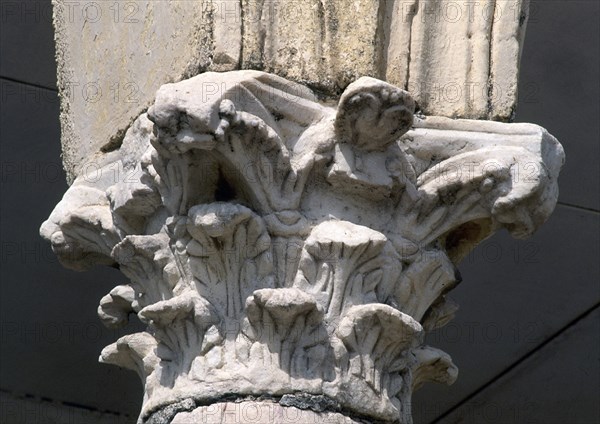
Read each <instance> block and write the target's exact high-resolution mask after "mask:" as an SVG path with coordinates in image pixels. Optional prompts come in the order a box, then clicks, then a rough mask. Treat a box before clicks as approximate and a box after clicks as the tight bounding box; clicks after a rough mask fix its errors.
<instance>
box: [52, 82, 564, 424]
mask: <svg viewBox="0 0 600 424" xmlns="http://www.w3.org/2000/svg"><path fill="white" fill-rule="evenodd" d="M214 84H216V87H218V90H217V91H215V90H214V87H215V85H214ZM414 110H415V101H414V100H413V99H412V97H411V96H410V94H409V93H407V92H406V91H404V90H402V89H400V88H398V87H395V86H392V85H390V84H388V83H385V82H383V81H380V80H376V79H374V78H369V77H363V78H360V79H359V80H357V81H355V82H354V83H352V84H350V85H349V86H348V87H347V88H346V90H345V91H344V93H343V94H342V95H341V97H340V99H339V101H338V104H337V106H333V105H331V104H329V103H323V102H320V101H318V99H317V97H316V96H315V95H314V94H313V93H312V92H311V91H310V90H309V89H308V88H306V87H304V86H301V85H298V84H296V83H293V82H290V81H287V80H285V79H283V78H280V77H278V76H275V75H272V74H266V73H262V72H257V71H238V72H227V73H205V74H202V75H199V76H197V77H194V78H191V79H189V80H185V81H182V82H179V83H176V84H167V85H165V86H163V87H162V88H161V89H160V90H159V92H158V93H157V95H156V100H155V102H154V104H153V105H152V107H150V108H149V110H148V112H147V113H144V114H142V115H140V117H139V118H138V119H137V120H136V121H135V123H134V124H133V125H132V126H131V128H130V129H129V131H128V132H127V135H126V136H125V139H124V142H123V144H122V145H121V146H120V148H119V149H118V150H116V151H114V152H111V153H108V154H106V155H104V157H103V162H102V163H100V165H101V169H100V170H96V171H95V172H93V173H86V174H82V175H80V176H79V177H78V179H77V180H76V181H75V182H74V184H73V185H72V186H71V188H70V189H69V191H68V192H67V193H66V194H65V197H64V199H63V201H62V202H61V203H59V204H58V205H57V207H56V209H55V211H54V212H53V213H52V215H51V216H50V218H49V220H48V221H47V222H46V223H45V224H44V225H43V227H42V234H43V235H44V236H45V237H46V238H47V239H49V240H50V241H51V242H52V245H53V249H54V251H55V252H56V253H57V254H58V255H59V258H60V259H61V261H62V262H63V263H64V264H65V265H67V266H70V267H72V268H75V269H82V268H86V267H89V266H92V265H94V264H97V263H104V264H109V265H113V266H118V267H119V269H120V270H121V271H122V272H123V273H124V274H125V275H126V276H127V277H128V278H129V279H130V280H131V281H130V283H129V284H127V285H125V286H119V287H117V288H115V289H114V290H113V291H111V292H110V293H109V295H107V296H106V297H104V298H103V299H102V300H101V302H100V308H99V315H100V317H101V319H102V320H103V321H104V322H105V323H106V324H107V325H110V326H115V325H120V324H123V323H124V322H125V321H126V318H127V317H128V315H129V314H130V313H131V312H135V313H136V314H137V316H138V317H139V318H140V319H141V320H142V321H143V322H144V323H146V324H147V325H148V328H147V330H146V331H144V332H140V333H136V334H132V335H128V336H125V337H122V338H121V339H119V340H118V341H117V342H116V343H114V344H112V345H110V346H108V347H107V348H105V349H104V351H103V352H102V354H101V360H102V361H103V362H107V363H113V364H118V365H121V366H123V367H125V368H129V369H132V370H135V371H137V372H138V374H139V375H140V377H141V378H142V381H143V382H144V383H145V396H144V404H143V408H142V412H141V415H140V422H148V423H151V422H153V416H154V414H156V413H158V412H159V411H164V410H165V409H168V408H176V409H177V408H179V406H177V405H187V404H190V406H189V407H187V409H186V410H187V411H190V410H191V408H192V406H193V405H196V404H207V403H212V402H215V401H218V400H220V399H223V398H224V397H226V396H228V397H232V396H233V397H234V398H236V399H244V398H247V397H249V396H253V397H259V396H265V395H266V396H271V397H274V398H279V397H286V396H290V395H294V396H297V394H303V396H308V397H309V398H310V397H311V396H312V397H320V398H323V399H327V400H328V401H327V402H325V407H326V409H325V410H326V411H331V410H334V411H337V410H342V411H345V412H346V413H348V414H356V415H359V416H363V417H367V419H368V420H369V421H370V422H376V421H383V422H390V423H409V422H411V395H412V392H413V390H415V389H417V388H419V387H420V386H421V385H422V384H423V383H425V382H427V381H439V382H444V383H452V382H453V381H454V379H455V378H456V375H457V369H456V367H455V366H454V364H453V363H452V361H451V359H450V357H449V356H448V355H447V354H445V353H444V352H441V351H439V350H437V349H435V348H432V347H428V346H425V345H424V344H423V339H424V335H425V333H426V332H428V331H431V330H433V329H435V328H438V327H440V326H443V325H445V324H446V323H447V322H448V321H449V320H450V319H451V318H452V316H453V313H454V311H455V310H456V305H455V304H454V303H453V302H452V301H450V300H449V299H447V297H446V294H447V293H448V291H449V290H450V289H452V288H453V287H454V286H455V285H456V284H457V283H458V282H459V277H458V274H457V272H456V269H455V265H456V264H457V263H458V262H459V261H460V259H461V258H463V257H464V256H465V255H466V254H467V253H468V252H469V251H470V250H471V249H472V248H473V247H474V246H475V245H476V244H477V243H478V242H479V241H481V240H483V239H484V238H486V237H487V236H489V235H490V234H492V233H493V232H494V231H496V230H498V229H500V228H506V229H508V230H509V232H510V233H511V234H512V235H514V236H515V237H519V238H521V237H527V236H528V235H530V234H531V233H532V232H533V231H535V229H536V228H537V227H538V226H539V225H541V224H542V223H543V222H544V221H545V220H546V219H547V217H548V216H549V215H550V213H551V212H552V210H553V208H554V205H555V203H556V199H557V195H558V191H557V177H558V173H559V170H560V168H561V166H562V162H563V160H564V154H563V151H562V147H561V146H560V144H558V142H557V141H556V140H555V139H554V138H553V137H552V136H551V135H549V134H548V133H547V132H546V131H545V130H543V129H542V128H540V127H537V126H535V125H531V124H503V123H498V122H482V121H470V120H452V119H448V118H444V117H425V116H419V117H414V116H413V113H414ZM293 406H299V405H297V404H293ZM309 407H310V406H309ZM157 422H161V421H157ZM164 422H168V421H164Z"/></svg>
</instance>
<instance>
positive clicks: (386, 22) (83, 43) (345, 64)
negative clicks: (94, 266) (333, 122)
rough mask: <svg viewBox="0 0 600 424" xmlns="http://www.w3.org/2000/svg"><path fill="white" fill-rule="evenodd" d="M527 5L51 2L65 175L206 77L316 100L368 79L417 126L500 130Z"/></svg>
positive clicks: (509, 104) (490, 1)
mask: <svg viewBox="0 0 600 424" xmlns="http://www.w3.org/2000/svg"><path fill="white" fill-rule="evenodd" d="M527 4H528V2H527V1H525V0H514V1H495V0H484V1H479V2H454V1H449V0H440V1H418V0H411V1H405V0H389V1H376V0H352V1H349V0H297V1H287V0H285V1H283V0H260V1H259V0H203V1H188V0H174V1H168V2H167V1H151V0H135V1H133V0H132V1H127V2H117V3H110V2H90V3H79V2H71V1H67V0H54V5H55V9H54V10H55V18H54V21H55V27H56V32H57V37H56V40H57V57H58V69H59V71H58V86H59V89H60V92H61V99H62V100H61V101H62V114H61V123H62V132H63V159H64V164H65V168H66V170H67V172H68V174H69V178H70V180H73V179H74V178H75V177H76V176H77V175H79V174H80V173H81V172H83V171H85V169H86V167H94V166H95V163H93V164H90V162H94V161H95V160H101V159H98V158H97V156H98V155H101V154H102V153H101V152H103V151H110V150H113V149H115V148H118V146H119V145H120V143H121V142H122V139H123V136H124V134H125V132H126V130H127V128H128V127H129V126H130V125H131V124H132V122H133V121H134V120H135V118H136V117H137V116H139V115H140V114H141V113H142V112H144V111H145V110H146V109H147V108H148V107H149V106H150V105H151V104H152V102H153V100H154V96H155V92H156V90H157V89H158V88H159V87H160V86H161V85H163V84H165V83H169V82H174V81H180V80H182V79H185V78H188V77H191V76H194V75H196V74H198V73H201V72H204V71H207V70H215V71H230V70H235V69H258V70H265V71H268V72H271V73H274V74H277V75H280V76H282V77H285V78H287V79H289V80H292V81H296V82H299V83H302V84H305V85H308V86H310V87H311V88H313V89H316V90H317V91H318V93H319V95H320V96H324V97H328V98H337V97H338V96H339V95H340V94H341V93H342V92H343V91H344V90H345V89H346V87H347V86H348V85H349V84H350V83H352V82H353V81H355V80H357V79H358V78H359V77H363V76H372V77H375V78H379V79H383V80H387V81H388V82H390V83H391V84H394V85H396V86H399V87H402V88H404V89H407V90H408V91H410V92H411V93H412V94H413V96H414V98H415V100H416V101H417V102H418V104H419V107H420V108H421V109H422V110H423V111H424V112H425V113H426V114H429V115H441V116H447V117H463V118H477V119H496V120H509V119H511V117H512V115H513V113H514V107H515V104H516V93H517V84H516V83H517V71H518V63H519V55H520V50H521V46H522V39H523V35H524V28H525V22H526V20H527ZM210 83H211V82H210V81H207V84H210ZM213 88H214V87H213ZM213 88H211V89H213ZM207 89H208V86H207ZM216 90H218V89H216Z"/></svg>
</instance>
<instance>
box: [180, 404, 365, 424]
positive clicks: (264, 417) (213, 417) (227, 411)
mask: <svg viewBox="0 0 600 424" xmlns="http://www.w3.org/2000/svg"><path fill="white" fill-rule="evenodd" d="M361 422H364V421H355V420H353V419H351V418H349V417H345V416H343V415H342V414H337V413H331V412H313V411H310V410H303V409H298V408H295V407H283V406H281V405H279V404H277V403H266V402H239V403H215V404H212V405H210V406H203V407H199V408H196V409H194V410H193V411H192V412H181V413H179V414H177V415H176V416H175V418H174V419H173V421H171V423H172V424H196V423H206V424H228V423H231V424H251V423H252V424H271V423H280V424H286V423H287V424H307V423H311V424H312V423H314V424H318V423H323V424H325V423H327V424H358V423H361Z"/></svg>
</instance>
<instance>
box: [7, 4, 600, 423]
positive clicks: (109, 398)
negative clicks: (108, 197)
mask: <svg viewBox="0 0 600 424" xmlns="http://www.w3.org/2000/svg"><path fill="white" fill-rule="evenodd" d="M0 4H1V6H2V8H1V18H0V19H1V21H0V28H1V45H0V90H1V91H0V108H1V118H0V136H1V143H0V156H1V161H0V163H1V202H2V203H1V208H0V221H1V222H0V223H1V229H0V231H1V232H0V236H1V237H0V240H1V245H0V248H1V250H0V277H1V284H0V296H1V298H0V301H1V303H0V314H1V315H0V318H1V323H0V324H1V325H0V330H1V333H0V338H1V341H0V358H1V359H0V360H1V362H0V402H1V410H0V422H2V423H8V424H12V423H44V424H46V423H132V422H135V417H136V416H137V412H138V410H139V404H140V401H141V393H142V392H141V385H140V383H139V381H138V378H137V376H136V375H135V374H134V373H131V372H128V371H123V370H120V369H118V368H116V367H113V366H108V365H101V364H99V363H97V358H98V355H99V353H100V351H101V350H102V348H103V347H104V346H106V345H108V344H110V343H112V342H114V341H115V340H116V339H117V338H118V337H119V336H120V335H121V334H123V333H126V332H131V331H132V329H131V328H130V329H126V330H125V331H124V332H123V333H117V332H115V331H112V330H106V329H104V328H103V327H102V325H101V323H100V321H99V319H98V318H97V316H96V308H97V304H98V301H99V299H100V298H101V297H102V296H103V295H104V294H106V293H107V292H108V291H109V290H110V289H111V288H112V287H114V286H115V285H116V284H119V283H122V282H124V281H125V278H124V277H123V276H122V275H120V274H119V273H118V272H117V271H115V270H112V269H107V268H97V269H95V270H93V271H90V272H87V273H75V272H71V271H68V270H65V269H63V268H62V267H61V266H60V264H58V262H57V260H56V259H55V257H54V255H53V254H52V252H51V250H50V247H49V245H48V244H47V243H46V242H44V241H43V240H41V239H40V237H39V236H38V228H39V225H40V224H41V223H42V222H43V221H44V220H45V219H46V217H47V216H48V215H49V214H50V212H51V210H52V209H53V207H54V205H55V204H56V203H57V202H58V201H59V200H60V198H61V197H62V194H63V193H64V192H65V191H66V189H67V185H66V183H65V176H64V172H63V171H62V167H61V161H60V128H59V120H58V117H59V102H58V99H57V92H56V81H55V73H56V66H55V63H54V41H53V35H54V34H53V29H52V25H51V16H52V11H51V4H50V0H43V1H8V0H1V3H0ZM599 4H600V2H598V1H595V0H591V1H534V2H532V5H531V17H530V19H529V24H528V29H527V37H526V43H525V49H524V52H523V58H522V63H521V65H522V68H521V80H520V103H519V107H518V111H517V121H519V122H532V123H536V124H539V125H541V126H543V127H545V128H547V129H548V131H549V132H550V133H552V134H553V135H555V136H556V137H557V138H558V139H559V140H560V141H561V143H562V144H563V146H564V147H565V151H566V153H567V163H566V165H565V167H564V169H563V172H562V174H561V178H560V189H561V194H560V199H559V204H558V206H557V208H556V211H555V213H554V215H553V216H552V217H551V218H550V220H549V221H548V222H547V223H546V225H545V226H543V227H542V228H541V230H539V232H538V233H537V234H536V235H535V236H534V237H532V238H531V239H529V240H526V241H516V240H512V239H511V238H510V237H509V236H507V235H506V234H498V235H496V236H495V237H493V238H492V239H490V240H488V241H487V242H485V243H484V244H483V245H481V246H480V247H479V248H478V249H477V250H475V252H473V253H472V254H471V255H470V256H469V257H468V258H467V259H465V261H464V262H463V264H462V266H461V272H462V275H463V281H464V282H463V283H462V284H461V285H460V286H459V287H458V288H457V289H456V290H455V291H454V292H453V294H451V297H452V298H453V299H454V300H456V301H457V302H458V303H459V304H460V305H461V310H460V311H459V313H458V315H457V318H456V319H455V320H454V321H453V322H452V323H450V324H449V325H448V326H447V327H445V328H444V329H442V330H440V331H438V332H437V333H435V334H432V335H431V336H430V337H429V344H431V345H432V346H434V347H437V348H440V349H442V350H444V351H446V352H448V353H449V354H450V355H451V356H452V357H453V359H454V362H455V363H456V364H457V365H458V367H459V369H460V374H459V378H458V381H457V382H456V383H455V385H454V386H452V387H445V386H438V385H434V384H431V385H428V386H426V387H424V388H423V389H422V390H421V391H419V392H417V394H416V395H415V398H414V405H413V410H414V416H415V422H416V423H502V424H506V423H540V424H541V423H544V424H553V423H557V424H558V423H560V424H564V423H566V424H575V423H581V424H584V423H585V424H592V423H599V422H600V410H599V402H598V398H599V396H600V367H599V358H600V346H599V345H600V338H599V334H600V328H599V327H600V325H599V318H600V314H599V311H600V308H599V307H598V306H599V300H600V288H599V281H600V278H599V277H600V275H599V274H600V272H599V268H600V266H599V259H600V252H599V247H600V246H599V244H600V242H599V210H600V196H599V191H600V186H599V185H600V184H599V183H600V172H599V165H598V163H599V162H598V161H599V159H600V149H599V146H600V133H599V121H600V113H599V97H600V91H599V82H598V78H599V75H600V74H599V45H598V40H599V37H600V34H599V32H600V31H599V25H600V24H599V22H600V16H599V8H600V7H599ZM15 7H16V9H15ZM9 10H10V13H9ZM14 10H17V12H18V13H16V14H15V13H14Z"/></svg>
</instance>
